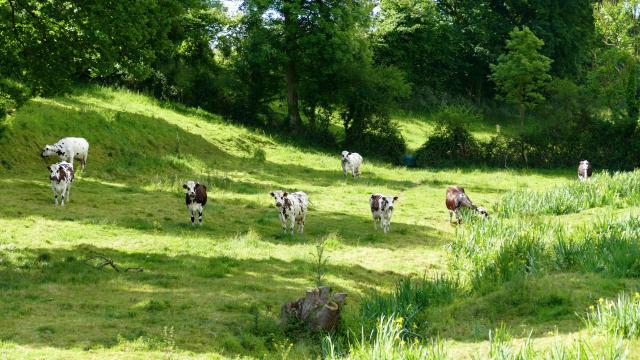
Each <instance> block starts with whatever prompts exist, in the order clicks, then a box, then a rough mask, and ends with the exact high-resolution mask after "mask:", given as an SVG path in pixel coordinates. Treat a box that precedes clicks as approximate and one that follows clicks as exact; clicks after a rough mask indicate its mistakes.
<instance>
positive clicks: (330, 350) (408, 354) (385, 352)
mask: <svg viewBox="0 0 640 360" xmlns="http://www.w3.org/2000/svg"><path fill="white" fill-rule="evenodd" d="M403 323H404V320H403V318H402V317H395V316H393V315H391V316H384V315H382V316H380V317H379V319H378V320H377V326H376V331H375V332H372V333H371V334H370V336H369V337H366V336H365V334H364V333H362V336H361V338H360V339H355V340H354V341H353V343H351V344H350V345H349V349H348V353H347V354H341V353H340V352H339V351H337V349H336V346H335V345H334V342H333V340H332V339H331V338H330V337H327V338H326V339H325V340H324V342H323V353H324V354H323V355H324V358H325V359H329V360H339V359H345V360H444V359H448V358H449V356H448V353H447V350H446V349H445V346H444V343H443V342H442V341H441V340H440V339H435V340H432V341H430V342H428V343H427V344H422V343H420V342H418V341H417V340H416V341H413V342H405V340H403V339H404V338H405V335H404V332H405V330H404V328H405V327H404V326H403Z"/></svg>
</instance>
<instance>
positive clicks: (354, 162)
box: [341, 150, 362, 178]
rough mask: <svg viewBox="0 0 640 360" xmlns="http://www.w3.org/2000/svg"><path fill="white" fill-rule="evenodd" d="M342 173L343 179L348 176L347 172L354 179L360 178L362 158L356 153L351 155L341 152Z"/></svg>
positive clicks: (350, 153)
mask: <svg viewBox="0 0 640 360" xmlns="http://www.w3.org/2000/svg"><path fill="white" fill-rule="evenodd" d="M341 164H342V173H343V174H344V177H345V178H346V177H347V174H349V170H351V175H352V176H353V177H354V178H355V177H356V176H360V166H361V165H362V156H360V154H358V153H352V152H348V151H346V150H345V151H343V152H342V161H341Z"/></svg>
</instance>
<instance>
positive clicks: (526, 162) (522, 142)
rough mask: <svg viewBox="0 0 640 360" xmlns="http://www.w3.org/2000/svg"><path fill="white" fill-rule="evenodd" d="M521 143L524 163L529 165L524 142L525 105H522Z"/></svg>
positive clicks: (520, 108)
mask: <svg viewBox="0 0 640 360" xmlns="http://www.w3.org/2000/svg"><path fill="white" fill-rule="evenodd" d="M519 110H520V143H521V144H522V158H523V159H524V165H525V166H526V167H529V158H528V156H527V149H526V147H525V144H524V105H520V107H519Z"/></svg>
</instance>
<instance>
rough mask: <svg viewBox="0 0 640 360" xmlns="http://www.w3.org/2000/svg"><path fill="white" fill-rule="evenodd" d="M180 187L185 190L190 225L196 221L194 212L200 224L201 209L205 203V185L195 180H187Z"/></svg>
mask: <svg viewBox="0 0 640 360" xmlns="http://www.w3.org/2000/svg"><path fill="white" fill-rule="evenodd" d="M182 187H183V188H184V189H185V190H187V191H186V194H185V195H184V198H185V202H186V204H187V208H189V212H190V213H191V225H194V224H195V223H196V214H198V223H199V224H200V225H202V210H204V206H205V205H206V204H207V187H206V186H204V185H202V184H200V183H199V182H195V181H187V183H186V184H184V185H182Z"/></svg>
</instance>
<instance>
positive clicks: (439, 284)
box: [360, 276, 459, 338]
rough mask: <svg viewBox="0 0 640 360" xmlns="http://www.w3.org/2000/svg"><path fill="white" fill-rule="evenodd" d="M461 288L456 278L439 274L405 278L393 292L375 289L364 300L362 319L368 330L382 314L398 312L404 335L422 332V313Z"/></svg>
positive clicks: (452, 297) (448, 300) (446, 301)
mask: <svg viewBox="0 0 640 360" xmlns="http://www.w3.org/2000/svg"><path fill="white" fill-rule="evenodd" d="M458 292H459V284H458V281H457V280H455V279H451V278H448V277H445V276H438V277H436V278H434V279H427V278H422V279H403V280H401V281H400V282H398V283H397V285H396V288H395V289H394V290H393V292H392V293H391V294H380V293H375V294H373V295H371V296H369V297H366V298H365V299H363V300H362V304H361V307H360V312H361V314H360V317H361V318H360V320H361V323H362V324H363V326H364V327H365V328H366V330H370V329H371V330H373V328H374V327H373V322H374V321H377V320H378V319H379V318H380V317H381V316H387V317H389V316H394V315H395V316H396V317H399V318H401V319H403V321H402V324H401V325H402V331H403V333H402V336H403V338H404V337H408V338H411V337H416V336H419V331H420V330H423V329H419V328H420V327H421V326H422V322H421V321H420V318H421V314H422V312H424V311H425V310H426V309H427V308H429V307H430V306H433V305H440V304H445V303H448V302H450V301H452V300H453V299H454V297H455V296H456V294H458Z"/></svg>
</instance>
